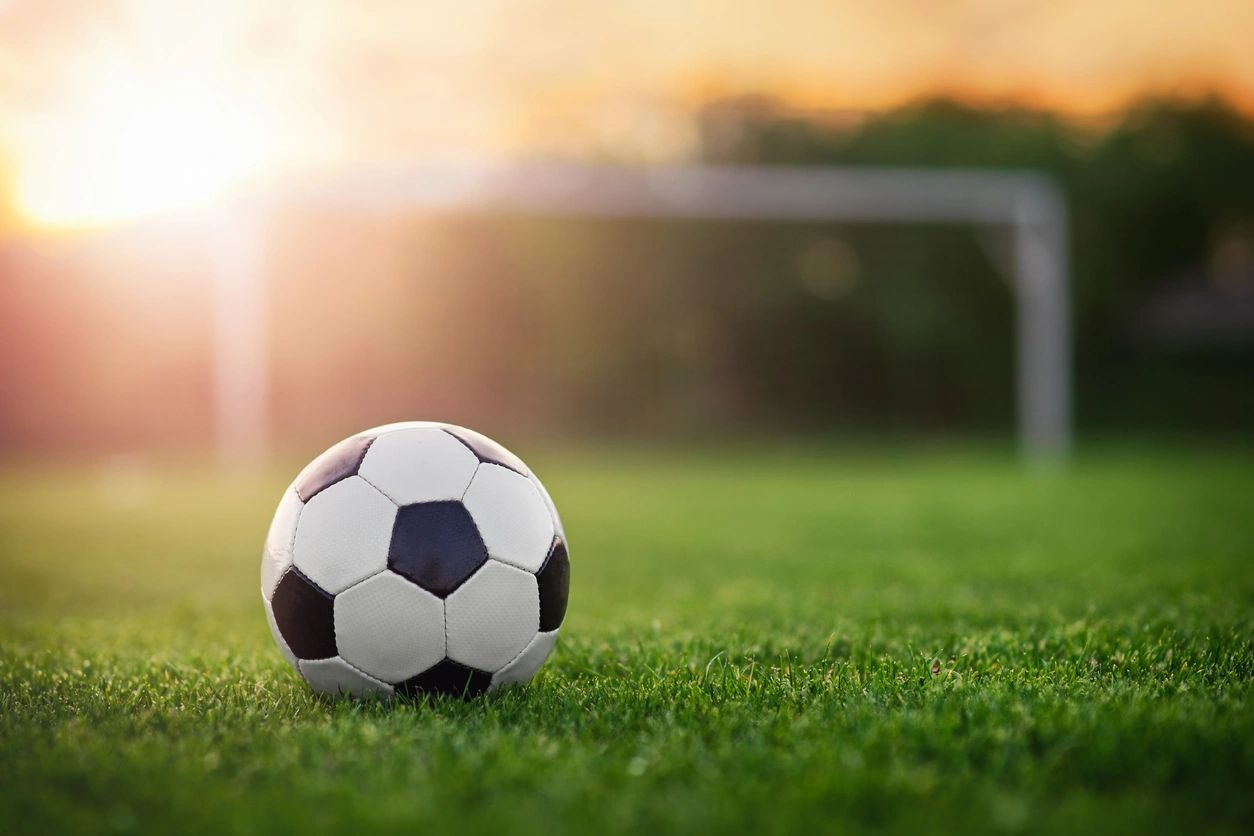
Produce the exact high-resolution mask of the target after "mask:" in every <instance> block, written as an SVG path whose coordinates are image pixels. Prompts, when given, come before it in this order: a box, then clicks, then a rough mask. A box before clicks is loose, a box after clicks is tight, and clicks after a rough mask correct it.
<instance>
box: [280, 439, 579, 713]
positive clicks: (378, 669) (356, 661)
mask: <svg viewBox="0 0 1254 836" xmlns="http://www.w3.org/2000/svg"><path fill="white" fill-rule="evenodd" d="M569 584H570V562H569V558H568V556H567V551H566V535H565V533H564V532H563V530H562V522H561V520H560V519H559V518H558V515H557V509H556V508H555V507H554V505H553V500H552V499H550V498H549V494H548V492H547V491H546V490H545V489H544V486H543V485H541V484H540V480H539V479H537V478H536V477H535V474H533V473H532V472H531V471H530V470H529V469H528V468H527V466H526V465H525V464H523V462H522V460H521V459H519V458H518V457H517V456H515V455H514V454H513V453H511V452H510V451H509V450H506V449H505V448H504V447H502V446H501V445H500V444H497V443H496V442H495V441H493V440H492V439H490V438H487V437H486V436H484V435H481V434H479V433H477V432H474V431H473V430H467V429H465V428H463V427H456V426H452V425H450V424H436V423H429V422H417V421H415V422H409V423H403V424H389V425H387V426H384V427H378V428H376V429H373V430H366V431H365V432H363V433H359V434H357V435H354V436H352V437H351V438H346V439H345V440H343V441H341V442H340V443H339V444H336V445H335V446H334V447H332V448H331V449H329V450H327V451H326V452H325V453H323V454H322V455H320V456H318V457H317V458H316V459H314V460H313V461H312V462H310V463H309V465H308V466H307V467H306V468H305V469H304V470H302V471H301V472H300V475H299V476H297V477H296V481H294V482H293V483H292V484H291V485H290V486H289V487H288V489H287V490H286V491H285V492H284V493H283V498H282V499H281V500H280V501H279V507H278V510H277V511H275V514H274V521H273V522H272V523H271V524H270V533H269V535H268V536H267V537H266V544H265V549H264V550H263V552H262V557H261V597H262V599H263V602H264V604H265V609H266V618H267V619H268V620H269V622H270V630H271V632H272V633H273V634H274V640H275V642H276V643H277V644H278V646H279V650H280V651H282V653H283V656H284V658H286V659H287V661H288V662H290V663H291V664H292V666H293V667H295V668H296V670H297V671H298V672H299V673H300V675H301V676H302V677H304V678H305V680H306V681H307V682H308V683H309V684H310V686H311V687H313V689H314V690H315V691H319V692H322V693H326V694H340V693H345V694H352V695H354V696H364V695H367V694H375V695H379V696H384V697H390V696H391V695H392V694H393V693H396V692H400V693H403V694H409V695H416V694H456V695H461V696H472V695H475V694H479V693H482V692H484V691H486V690H488V689H490V688H494V687H497V686H499V685H502V684H505V683H512V682H526V681H527V680H529V679H531V677H532V676H533V675H535V672H536V671H537V670H539V668H540V666H541V665H542V664H543V663H544V660H545V659H546V658H548V655H549V653H550V652H551V651H552V650H553V645H554V643H555V642H556V641H557V631H558V627H560V626H561V623H562V619H563V618H564V617H565V615H566V598H567V592H568V589H569Z"/></svg>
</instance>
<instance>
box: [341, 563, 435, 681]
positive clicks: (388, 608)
mask: <svg viewBox="0 0 1254 836" xmlns="http://www.w3.org/2000/svg"><path fill="white" fill-rule="evenodd" d="M335 641H336V645H337V646H338V648H339V651H340V655H341V656H343V657H344V659H345V660H346V661H348V662H349V663H350V664H352V665H353V666H354V667H356V668H359V669H361V670H362V671H365V672H366V673H368V674H370V675H371V676H373V677H375V678H377V679H381V680H383V681H385V682H400V681H402V680H405V679H408V678H409V677H411V676H415V675H417V674H420V673H422V672H423V671H425V670H426V669H427V668H429V667H431V666H432V665H434V664H436V663H437V662H439V661H440V660H441V659H443V658H444V602H443V601H441V600H440V599H439V598H437V597H435V596H434V595H432V594H431V593H430V592H427V591H425V590H422V589H419V588H418V587H417V586H416V585H414V584H412V583H410V582H409V581H407V580H406V579H405V578H402V577H401V576H400V575H397V574H395V573H394V572H381V573H379V574H378V575H375V576H374V577H372V578H369V579H367V580H364V581H362V582H361V583H359V584H357V585H356V586H353V587H350V588H349V589H347V590H345V591H344V592H341V593H340V594H339V595H337V596H335Z"/></svg>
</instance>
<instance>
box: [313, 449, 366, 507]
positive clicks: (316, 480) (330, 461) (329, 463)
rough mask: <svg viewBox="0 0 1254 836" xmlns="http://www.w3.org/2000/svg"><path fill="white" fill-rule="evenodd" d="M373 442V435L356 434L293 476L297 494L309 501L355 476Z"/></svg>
mask: <svg viewBox="0 0 1254 836" xmlns="http://www.w3.org/2000/svg"><path fill="white" fill-rule="evenodd" d="M373 442H374V436H368V435H355V436H353V437H352V438H346V439H344V440H343V441H341V442H340V443H339V444H336V445H335V446H334V447H332V448H331V449H330V450H327V451H326V452H325V453H323V454H322V455H321V456H319V457H318V458H316V459H314V460H313V461H311V462H310V463H309V464H308V465H306V466H305V469H304V470H302V471H301V472H300V475H299V476H297V477H296V495H297V496H299V497H300V498H301V501H302V502H308V501H309V500H311V499H313V498H314V496H315V495H317V494H318V493H321V492H322V491H325V490H326V489H327V488H329V487H331V486H332V485H334V484H335V483H336V482H341V481H343V480H345V479H347V478H348V477H350V476H354V475H356V473H357V468H359V467H361V460H362V459H364V458H365V457H366V451H367V450H369V449H370V445H371V444H372V443H373Z"/></svg>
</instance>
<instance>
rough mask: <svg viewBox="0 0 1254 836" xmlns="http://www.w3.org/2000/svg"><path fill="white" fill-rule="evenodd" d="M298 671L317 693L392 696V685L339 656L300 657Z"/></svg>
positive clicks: (336, 695)
mask: <svg viewBox="0 0 1254 836" xmlns="http://www.w3.org/2000/svg"><path fill="white" fill-rule="evenodd" d="M300 672H301V674H302V675H303V676H304V677H305V679H306V680H307V681H308V682H309V687H311V688H313V689H314V690H315V691H317V692H318V693H319V694H326V695H327V696H331V697H338V696H340V695H341V694H349V695H350V696H354V697H365V696H369V695H372V694H373V695H375V696H378V697H382V698H387V697H390V696H392V686H391V685H388V684H387V683H386V682H379V681H378V680H376V679H374V678H373V677H370V676H367V675H366V674H364V673H362V672H361V671H359V670H357V669H356V668H354V667H353V666H352V665H350V664H348V663H347V662H345V661H344V660H343V659H341V658H340V657H339V656H332V657H331V658H330V659H302V660H301V661H300Z"/></svg>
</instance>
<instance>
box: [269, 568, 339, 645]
mask: <svg viewBox="0 0 1254 836" xmlns="http://www.w3.org/2000/svg"><path fill="white" fill-rule="evenodd" d="M270 608H271V609H272V610H273V611H274V621H275V623H276V624H278V625H279V633H281V634H282V635H283V641H285V642H287V646H288V647H289V648H291V650H292V652H293V653H295V654H296V658H297V659H327V658H330V657H331V656H334V655H335V654H336V649H335V604H334V601H333V599H332V597H331V595H330V594H329V593H327V592H324V591H323V590H322V588H321V587H319V586H318V585H317V584H316V583H314V582H313V581H311V580H309V578H307V577H305V576H304V575H302V574H301V573H300V572H299V571H298V570H296V569H288V570H287V572H286V573H284V575H283V577H282V579H280V580H279V585H278V586H277V587H275V589H274V596H273V597H272V598H271V599H270Z"/></svg>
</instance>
